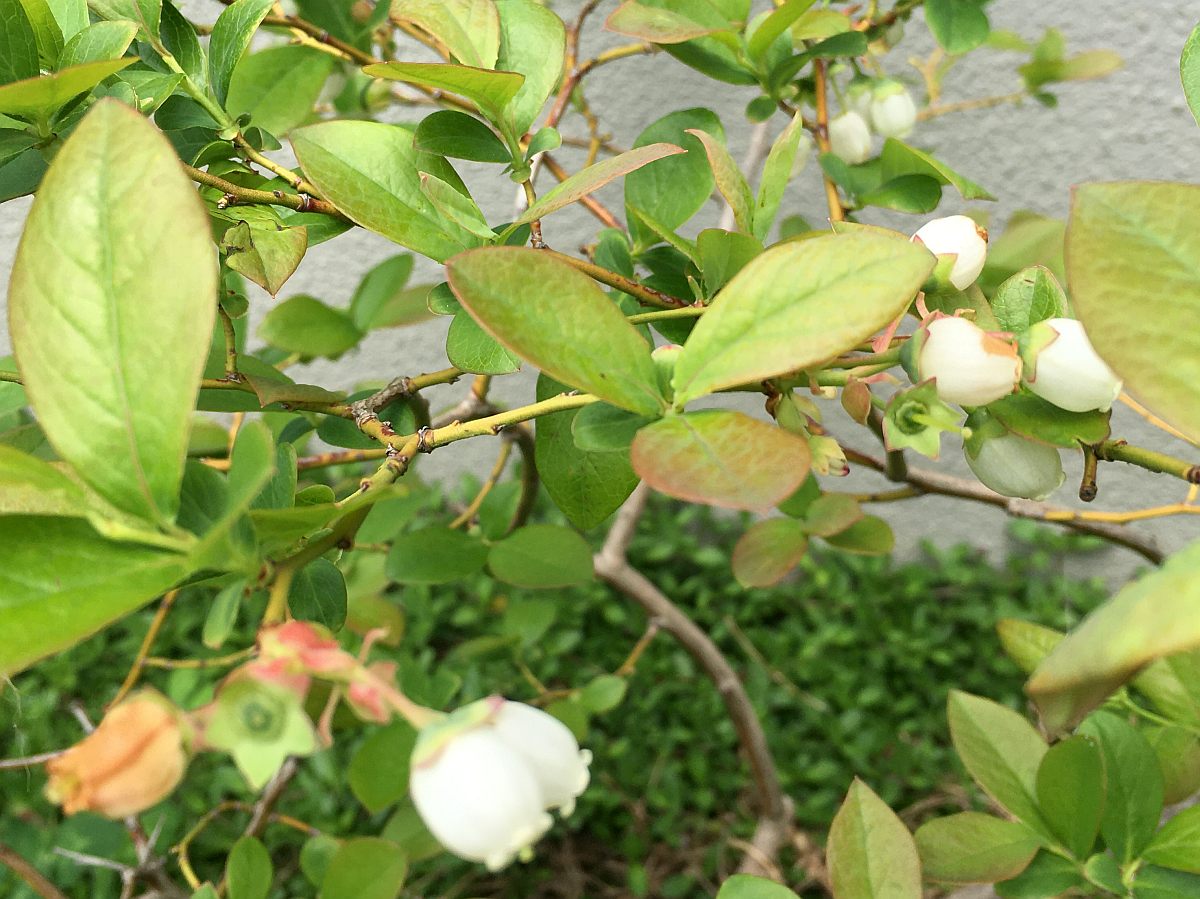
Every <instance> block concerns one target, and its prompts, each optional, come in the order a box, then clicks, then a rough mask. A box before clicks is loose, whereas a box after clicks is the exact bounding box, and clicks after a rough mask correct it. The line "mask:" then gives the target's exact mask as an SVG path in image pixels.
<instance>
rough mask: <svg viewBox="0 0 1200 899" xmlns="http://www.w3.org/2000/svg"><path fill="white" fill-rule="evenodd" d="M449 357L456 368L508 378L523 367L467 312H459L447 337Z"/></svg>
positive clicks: (518, 359)
mask: <svg viewBox="0 0 1200 899" xmlns="http://www.w3.org/2000/svg"><path fill="white" fill-rule="evenodd" d="M446 358H447V359H448V360H449V362H450V364H451V365H453V366H454V367H455V368H459V369H462V370H463V371H467V372H472V373H474V374H479V375H506V374H509V373H510V372H514V371H518V370H519V369H520V368H521V357H520V356H518V355H516V354H515V353H512V352H509V351H508V350H507V349H506V348H505V347H504V346H502V345H501V344H500V343H499V342H498V341H497V340H496V339H495V338H494V337H492V335H490V334H488V332H487V331H485V330H483V328H481V327H480V326H479V323H478V322H476V321H475V319H473V318H471V316H470V314H469V313H467V312H459V313H458V314H457V315H455V316H454V321H452V322H451V323H450V330H449V332H447V334H446Z"/></svg>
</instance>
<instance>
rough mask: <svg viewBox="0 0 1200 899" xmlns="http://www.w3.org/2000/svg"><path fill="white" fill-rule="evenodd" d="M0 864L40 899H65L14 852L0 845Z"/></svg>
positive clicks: (63, 894)
mask: <svg viewBox="0 0 1200 899" xmlns="http://www.w3.org/2000/svg"><path fill="white" fill-rule="evenodd" d="M0 863H2V864H5V865H7V866H8V867H9V868H11V869H12V871H13V873H15V874H16V875H17V876H18V877H20V878H21V879H22V880H23V881H25V883H26V884H27V885H28V886H29V888H30V889H31V890H33V891H34V892H35V893H37V894H38V895H39V896H41V897H42V899H67V896H66V894H65V893H63V892H61V891H60V890H59V889H58V887H56V886H55V885H54V884H52V883H51V882H50V881H49V880H47V879H46V878H45V877H44V876H43V875H42V872H41V871H39V870H38V869H37V868H35V867H34V866H33V865H31V864H30V863H29V862H27V861H25V859H24V858H23V857H22V856H21V855H19V854H18V853H17V852H16V850H14V849H10V848H9V847H8V846H5V845H3V844H0Z"/></svg>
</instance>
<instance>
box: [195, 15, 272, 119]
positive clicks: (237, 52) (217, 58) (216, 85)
mask: <svg viewBox="0 0 1200 899" xmlns="http://www.w3.org/2000/svg"><path fill="white" fill-rule="evenodd" d="M274 2H275V0H235V2H234V3H231V4H230V5H229V6H227V7H225V9H224V10H223V11H222V12H221V15H219V16H218V17H217V21H216V23H215V24H214V25H213V30H212V36H211V37H210V38H209V39H208V84H209V87H211V88H212V92H213V95H214V96H216V98H217V102H218V103H220V104H221V105H222V106H224V105H225V100H226V97H227V96H228V95H229V81H230V79H232V78H233V69H234V67H235V66H236V65H237V64H238V62H240V61H241V58H242V54H243V53H245V52H246V48H248V47H249V46H250V39H251V38H252V37H254V32H255V31H257V30H258V26H259V24H260V23H261V22H262V20H263V19H264V18H266V15H267V13H268V12H270V11H271V5H272V4H273V3H274Z"/></svg>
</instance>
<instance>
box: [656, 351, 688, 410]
mask: <svg viewBox="0 0 1200 899" xmlns="http://www.w3.org/2000/svg"><path fill="white" fill-rule="evenodd" d="M682 352H683V347H681V346H680V345H679V344H677V343H664V344H663V345H662V346H659V347H655V348H654V350H653V352H651V353H650V358H651V359H653V360H654V369H655V371H656V372H657V373H658V386H659V387H660V388H662V392H663V396H665V397H666V398H667V399H668V400H671V399H674V398H675V388H674V387H673V386H672V384H671V379H672V378H674V377H675V362H676V360H678V359H679V354H680V353H682Z"/></svg>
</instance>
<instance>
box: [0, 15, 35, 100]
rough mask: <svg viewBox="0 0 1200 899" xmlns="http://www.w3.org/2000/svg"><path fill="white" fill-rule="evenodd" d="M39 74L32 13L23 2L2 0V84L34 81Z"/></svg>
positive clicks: (0, 20)
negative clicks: (25, 80)
mask: <svg viewBox="0 0 1200 899" xmlns="http://www.w3.org/2000/svg"><path fill="white" fill-rule="evenodd" d="M39 71H40V68H39V64H38V45H37V35H36V34H35V33H34V30H33V24H32V23H31V22H30V21H29V14H28V13H27V12H26V11H25V7H24V5H23V4H22V3H21V0H0V85H4V84H8V83H9V82H11V81H22V80H24V79H26V78H34V77H36V76H37V74H38V72H39ZM0 111H3V110H0Z"/></svg>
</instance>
